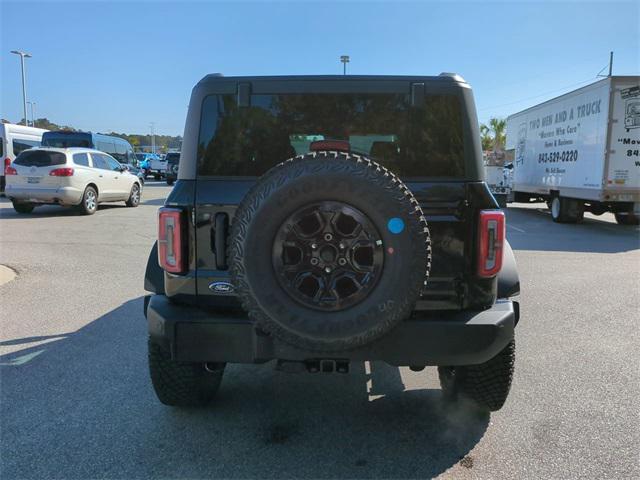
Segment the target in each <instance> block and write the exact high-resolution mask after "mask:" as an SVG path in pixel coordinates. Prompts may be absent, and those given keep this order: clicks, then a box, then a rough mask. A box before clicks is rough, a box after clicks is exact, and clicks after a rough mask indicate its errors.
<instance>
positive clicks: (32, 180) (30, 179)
mask: <svg viewBox="0 0 640 480" xmlns="http://www.w3.org/2000/svg"><path fill="white" fill-rule="evenodd" d="M27 183H40V177H27Z"/></svg>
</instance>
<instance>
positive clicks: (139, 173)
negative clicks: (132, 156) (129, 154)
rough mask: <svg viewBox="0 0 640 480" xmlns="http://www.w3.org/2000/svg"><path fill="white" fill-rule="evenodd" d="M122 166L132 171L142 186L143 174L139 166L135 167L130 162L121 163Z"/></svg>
mask: <svg viewBox="0 0 640 480" xmlns="http://www.w3.org/2000/svg"><path fill="white" fill-rule="evenodd" d="M121 165H122V166H123V167H124V168H126V169H127V170H128V171H129V172H130V173H133V174H134V175H135V176H137V177H138V178H139V179H140V185H141V186H142V187H144V180H145V178H144V177H145V175H144V172H143V171H142V169H141V168H138V167H136V166H135V165H131V164H130V163H124V164H121Z"/></svg>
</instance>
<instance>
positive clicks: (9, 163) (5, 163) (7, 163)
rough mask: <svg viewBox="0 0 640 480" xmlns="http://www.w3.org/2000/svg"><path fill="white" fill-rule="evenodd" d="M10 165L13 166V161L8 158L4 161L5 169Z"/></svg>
mask: <svg viewBox="0 0 640 480" xmlns="http://www.w3.org/2000/svg"><path fill="white" fill-rule="evenodd" d="M9 165H11V159H10V158H9V157H6V158H5V159H4V169H5V170H6V169H7V167H8V166H9Z"/></svg>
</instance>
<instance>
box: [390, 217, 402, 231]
mask: <svg viewBox="0 0 640 480" xmlns="http://www.w3.org/2000/svg"><path fill="white" fill-rule="evenodd" d="M387 228H388V229H389V231H390V232H391V233H393V234H395V235H397V234H399V233H402V231H403V230H404V221H403V220H402V219H401V218H398V217H394V218H392V219H390V220H389V221H388V222H387Z"/></svg>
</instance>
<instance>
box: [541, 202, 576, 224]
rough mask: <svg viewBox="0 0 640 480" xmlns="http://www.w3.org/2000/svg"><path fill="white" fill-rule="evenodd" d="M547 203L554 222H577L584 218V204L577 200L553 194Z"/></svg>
mask: <svg viewBox="0 0 640 480" xmlns="http://www.w3.org/2000/svg"><path fill="white" fill-rule="evenodd" d="M548 205H549V210H551V218H552V220H553V221H554V222H556V223H579V222H582V220H583V219H584V204H582V203H581V202H580V201H578V200H574V199H572V198H565V197H560V196H554V197H553V198H552V199H551V202H550V204H548Z"/></svg>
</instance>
